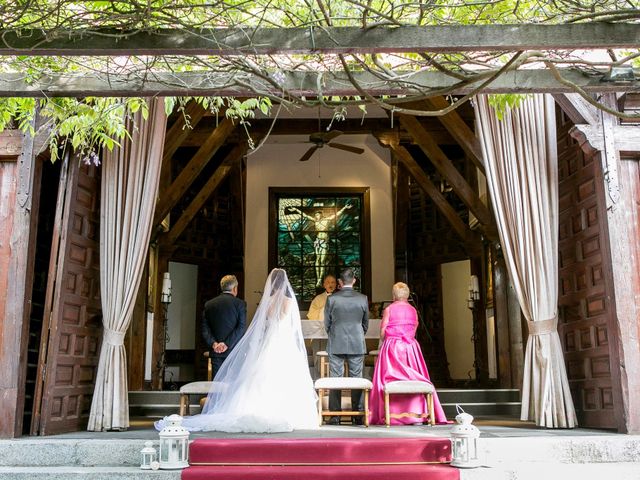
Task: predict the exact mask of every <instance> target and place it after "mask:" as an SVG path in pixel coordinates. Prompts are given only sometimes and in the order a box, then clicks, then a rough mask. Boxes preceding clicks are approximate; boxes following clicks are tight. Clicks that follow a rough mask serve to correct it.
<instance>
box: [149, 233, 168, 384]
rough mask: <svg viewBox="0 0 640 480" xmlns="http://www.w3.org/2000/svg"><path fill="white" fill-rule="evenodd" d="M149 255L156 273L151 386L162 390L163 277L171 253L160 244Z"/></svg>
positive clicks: (163, 353) (154, 282)
mask: <svg viewBox="0 0 640 480" xmlns="http://www.w3.org/2000/svg"><path fill="white" fill-rule="evenodd" d="M152 249H153V251H152V252H151V253H150V255H149V262H150V266H149V270H150V272H153V273H154V278H152V279H151V281H152V282H153V332H152V335H153V337H152V342H151V388H152V389H153V390H162V387H163V384H164V378H163V376H164V370H165V369H164V367H165V365H164V355H165V352H166V345H165V316H166V310H165V306H164V305H163V304H162V302H161V301H160V299H161V298H162V297H161V293H162V277H163V275H164V273H165V272H168V271H169V254H168V253H167V252H164V251H162V250H161V249H160V248H159V247H158V246H152Z"/></svg>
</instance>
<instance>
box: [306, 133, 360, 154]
mask: <svg viewBox="0 0 640 480" xmlns="http://www.w3.org/2000/svg"><path fill="white" fill-rule="evenodd" d="M340 135H342V132H341V131H340V130H330V131H328V132H322V131H320V132H314V133H312V134H311V135H309V140H308V142H306V143H313V144H314V145H313V147H311V148H310V149H309V150H307V151H306V152H305V154H304V155H302V157H300V161H301V162H306V161H307V160H309V159H310V158H311V155H313V154H314V153H315V151H316V150H318V149H319V148H322V147H324V146H325V145H328V146H329V147H332V148H338V149H340V150H344V151H346V152H351V153H357V154H358V155H360V154H361V153H364V148H359V147H352V146H351V145H345V144H343V143H335V142H332V140H333V139H334V138H336V137H338V136H340Z"/></svg>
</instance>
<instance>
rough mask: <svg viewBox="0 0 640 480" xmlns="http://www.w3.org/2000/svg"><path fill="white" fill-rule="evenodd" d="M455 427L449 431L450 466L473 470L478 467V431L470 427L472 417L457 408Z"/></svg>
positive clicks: (474, 427) (473, 426) (476, 428)
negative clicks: (451, 445) (450, 445)
mask: <svg viewBox="0 0 640 480" xmlns="http://www.w3.org/2000/svg"><path fill="white" fill-rule="evenodd" d="M457 409H458V412H460V413H458V415H456V425H454V426H453V428H452V429H451V443H452V444H453V451H452V459H451V465H452V466H454V467H458V468H475V467H479V466H480V459H479V458H478V438H479V437H480V430H478V427H476V426H475V425H472V424H471V422H473V417H472V416H471V415H469V414H468V413H465V411H464V410H462V409H461V408H460V407H459V406H457Z"/></svg>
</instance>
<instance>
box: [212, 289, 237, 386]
mask: <svg viewBox="0 0 640 480" xmlns="http://www.w3.org/2000/svg"><path fill="white" fill-rule="evenodd" d="M246 323H247V303H246V302H245V301H244V300H240V299H239V298H236V297H234V296H233V295H231V293H226V292H225V293H221V294H220V295H218V296H217V297H215V298H212V299H211V300H209V301H208V302H207V303H205V304H204V312H203V314H202V338H203V339H204V342H205V343H206V344H207V346H208V347H209V355H210V356H211V359H212V361H213V373H214V375H215V374H216V373H217V372H218V369H219V368H220V366H221V365H222V362H224V360H225V358H227V355H229V353H230V352H231V350H233V347H235V346H236V344H237V343H238V341H239V340H240V339H241V338H242V335H244V329H245V324H246ZM214 342H218V343H219V342H224V343H225V344H226V345H227V350H226V351H225V352H224V353H216V352H214V351H213V343H214Z"/></svg>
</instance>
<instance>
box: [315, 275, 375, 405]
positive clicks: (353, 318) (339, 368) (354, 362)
mask: <svg viewBox="0 0 640 480" xmlns="http://www.w3.org/2000/svg"><path fill="white" fill-rule="evenodd" d="M324 327H325V329H326V330H327V337H328V339H329V341H328V345H327V353H328V354H329V375H331V376H332V377H341V376H343V375H344V362H345V360H346V361H347V363H348V364H349V376H350V377H362V368H363V366H364V355H365V354H366V353H367V345H366V343H365V339H364V334H365V333H366V332H367V329H368V328H369V302H368V300H367V296H366V295H363V294H361V293H359V292H356V291H355V290H354V289H353V288H349V287H343V288H342V289H341V290H339V291H337V292H334V293H333V295H330V296H329V297H328V298H327V303H326V305H325V307H324ZM361 405H362V391H357V390H352V391H351V406H352V408H353V409H355V410H360V409H361ZM329 408H330V409H331V410H333V411H338V410H341V405H340V392H339V391H337V390H332V391H331V393H330V394H329Z"/></svg>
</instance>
